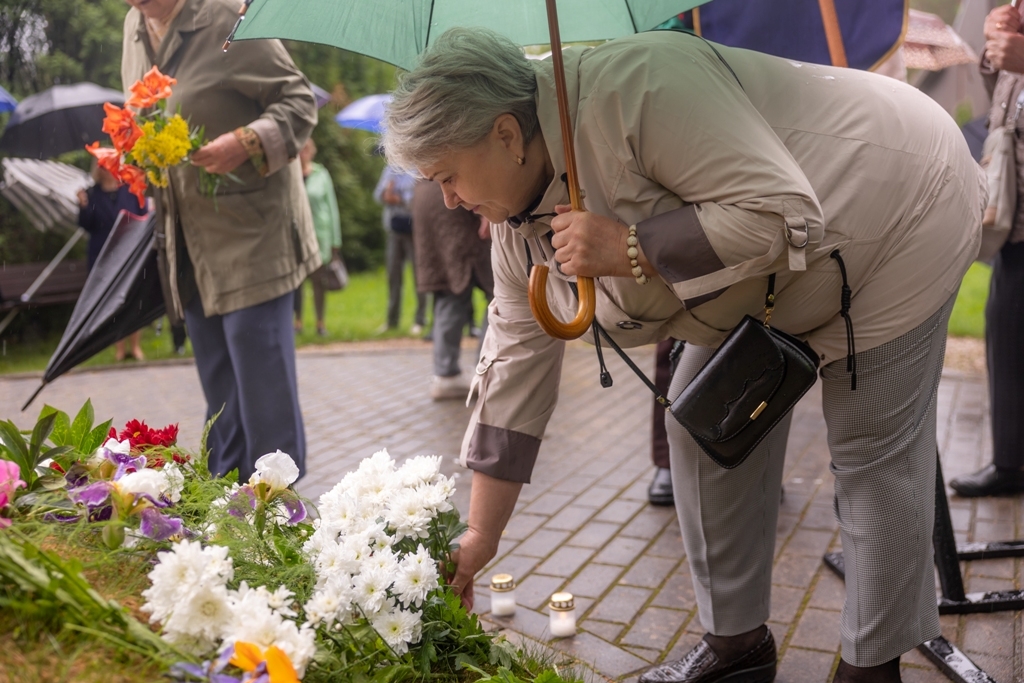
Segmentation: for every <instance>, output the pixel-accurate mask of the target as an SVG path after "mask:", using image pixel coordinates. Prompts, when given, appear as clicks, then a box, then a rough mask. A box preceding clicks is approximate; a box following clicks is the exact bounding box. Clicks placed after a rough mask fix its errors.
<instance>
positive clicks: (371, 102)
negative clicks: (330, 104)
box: [334, 95, 391, 133]
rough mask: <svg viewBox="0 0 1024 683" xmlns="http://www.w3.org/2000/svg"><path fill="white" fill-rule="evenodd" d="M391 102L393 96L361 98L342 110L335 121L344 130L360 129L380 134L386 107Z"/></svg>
mask: <svg viewBox="0 0 1024 683" xmlns="http://www.w3.org/2000/svg"><path fill="white" fill-rule="evenodd" d="M390 101H391V95H368V96H366V97H361V98H360V99H358V100H356V101H355V102H353V103H352V104H350V105H348V106H347V107H345V108H344V109H342V110H341V111H340V112H339V113H338V115H337V116H335V117H334V120H335V121H337V122H338V125H339V126H342V127H343V128H358V129H360V130H368V131H370V132H371V133H380V132H381V128H380V124H381V120H382V119H383V118H384V107H385V106H386V105H387V104H388V103H389V102H390Z"/></svg>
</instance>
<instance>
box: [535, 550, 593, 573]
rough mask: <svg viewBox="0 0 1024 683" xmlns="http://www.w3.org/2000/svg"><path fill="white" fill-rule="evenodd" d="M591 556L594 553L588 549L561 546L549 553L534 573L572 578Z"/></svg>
mask: <svg viewBox="0 0 1024 683" xmlns="http://www.w3.org/2000/svg"><path fill="white" fill-rule="evenodd" d="M593 554H594V551H593V550H591V549H590V548H577V547H574V546H571V545H563V546H562V547H560V548H558V549H557V550H555V552H553V553H551V556H550V557H548V559H546V560H544V562H542V563H541V564H540V565H539V566H538V567H537V569H536V570H535V571H536V572H537V573H538V574H548V575H549V576H562V577H567V576H572V575H573V574H575V573H576V570H577V569H579V568H580V567H582V566H583V564H584V563H585V562H586V561H587V560H589V559H590V556H591V555H593Z"/></svg>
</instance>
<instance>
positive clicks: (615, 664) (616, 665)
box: [549, 631, 649, 678]
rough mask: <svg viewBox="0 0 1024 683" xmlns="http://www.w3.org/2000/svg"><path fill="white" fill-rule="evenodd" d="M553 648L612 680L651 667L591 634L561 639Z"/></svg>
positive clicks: (554, 642) (580, 634)
mask: <svg viewBox="0 0 1024 683" xmlns="http://www.w3.org/2000/svg"><path fill="white" fill-rule="evenodd" d="M549 644H550V645H551V647H552V648H554V649H556V650H559V651H561V652H565V653H568V654H571V655H573V656H574V657H577V658H579V659H580V661H583V662H587V663H588V664H590V665H591V666H593V667H594V668H595V669H597V670H598V671H600V672H602V673H604V674H605V675H607V676H611V677H612V678H620V677H624V676H626V675H627V674H631V673H634V672H636V671H639V670H640V669H644V668H646V667H647V666H649V662H647V661H645V660H643V659H640V658H639V657H637V656H636V655H635V654H633V653H631V652H627V651H626V650H623V649H622V648H619V647H616V646H614V645H610V644H608V643H607V642H606V641H604V640H602V639H600V638H598V637H597V636H594V635H592V634H590V633H587V632H585V631H584V632H583V633H578V634H577V635H576V637H574V638H561V639H558V640H553V641H551V642H550V643H549Z"/></svg>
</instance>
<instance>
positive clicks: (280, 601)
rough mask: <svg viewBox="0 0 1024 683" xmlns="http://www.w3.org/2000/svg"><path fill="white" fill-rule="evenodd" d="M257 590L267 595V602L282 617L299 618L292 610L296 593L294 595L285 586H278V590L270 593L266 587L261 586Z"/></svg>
mask: <svg viewBox="0 0 1024 683" xmlns="http://www.w3.org/2000/svg"><path fill="white" fill-rule="evenodd" d="M257 590H260V591H263V592H264V593H266V596H265V597H266V601H267V604H268V605H269V606H270V609H272V610H274V611H275V612H277V613H278V614H280V615H281V616H285V617H294V616H297V614H296V612H295V610H293V609H292V604H293V603H294V600H292V598H294V597H295V593H292V592H291V591H290V590H288V589H287V588H286V587H285V586H278V588H277V590H275V591H274V592H270V591H269V590H267V588H266V586H260V587H259V588H258V589H257Z"/></svg>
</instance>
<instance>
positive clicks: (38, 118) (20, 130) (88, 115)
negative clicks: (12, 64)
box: [0, 83, 124, 159]
mask: <svg viewBox="0 0 1024 683" xmlns="http://www.w3.org/2000/svg"><path fill="white" fill-rule="evenodd" d="M104 102H112V103H114V104H118V105H120V104H123V103H124V95H123V94H122V93H120V92H118V91H117V90H111V89H110V88H101V87H100V86H98V85H96V84H95V83H75V84H74V85H55V86H53V87H52V88H49V89H48V90H44V91H43V92H41V93H36V94H35V95H32V96H30V97H26V98H25V99H23V100H22V101H21V102H19V103H18V106H17V107H16V108H15V109H14V113H12V114H11V118H10V120H9V121H8V122H7V126H6V127H5V128H4V134H3V137H2V138H0V150H2V151H4V152H7V153H8V154H9V155H10V156H14V157H29V158H33V159H48V158H50V157H55V156H57V155H58V154H63V153H64V152H71V151H74V150H76V149H82V147H84V146H85V145H87V144H89V143H90V142H93V141H95V140H100V139H106V137H107V136H106V134H105V133H104V132H103V130H102V128H103V117H104V112H103V103H104Z"/></svg>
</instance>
